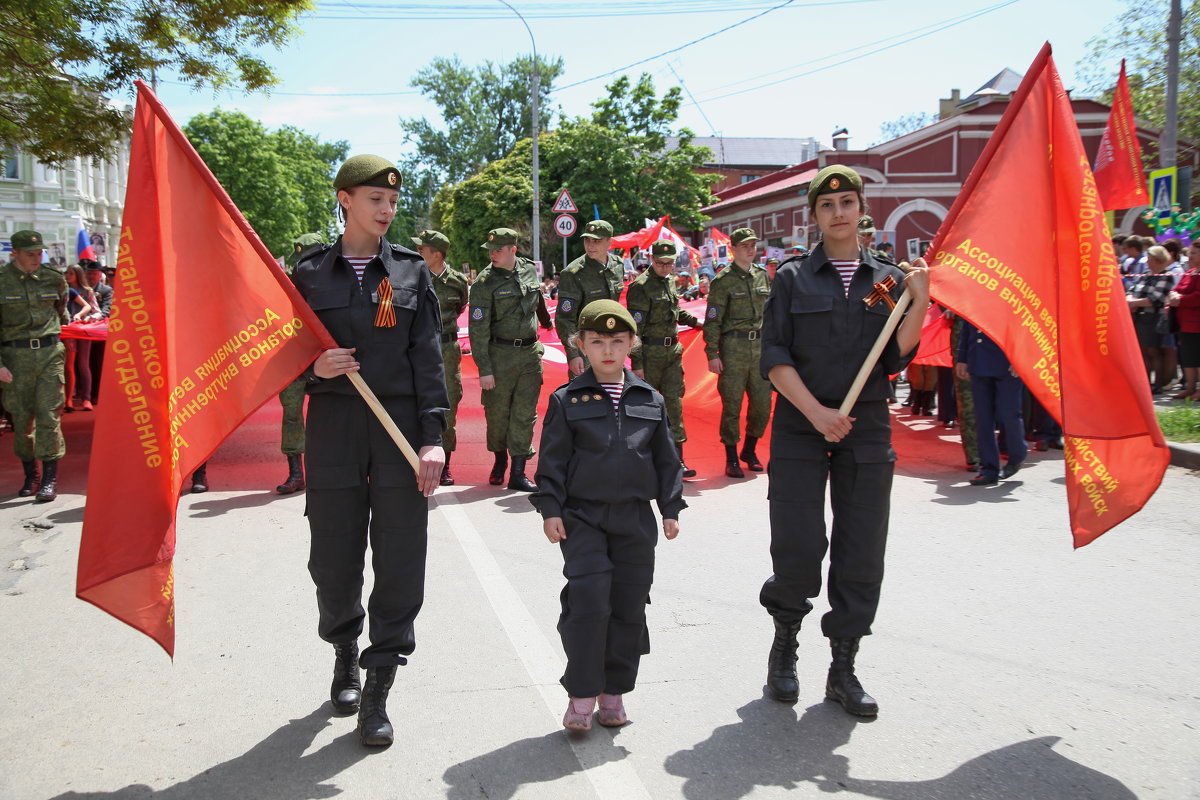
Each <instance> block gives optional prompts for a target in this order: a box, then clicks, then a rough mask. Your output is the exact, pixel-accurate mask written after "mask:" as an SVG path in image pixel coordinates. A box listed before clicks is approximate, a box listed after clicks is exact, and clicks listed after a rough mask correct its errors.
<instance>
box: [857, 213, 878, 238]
mask: <svg viewBox="0 0 1200 800" xmlns="http://www.w3.org/2000/svg"><path fill="white" fill-rule="evenodd" d="M858 232H859V233H871V234H873V233H875V220H873V219H871V217H870V216H869V215H864V216H863V218H862V219H860V220H859V221H858Z"/></svg>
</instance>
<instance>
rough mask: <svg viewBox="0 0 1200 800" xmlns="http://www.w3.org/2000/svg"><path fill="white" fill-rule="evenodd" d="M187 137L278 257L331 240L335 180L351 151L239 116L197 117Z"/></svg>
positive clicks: (344, 145)
mask: <svg viewBox="0 0 1200 800" xmlns="http://www.w3.org/2000/svg"><path fill="white" fill-rule="evenodd" d="M183 132H184V133H186V134H187V137H188V139H189V140H190V141H191V142H192V145H193V146H194V147H195V148H196V151H197V152H198V153H199V154H200V157H201V158H203V159H204V162H205V163H206V164H207V165H208V168H209V169H211V170H212V172H213V175H215V176H216V177H217V180H219V181H220V182H221V185H222V186H224V187H225V191H227V192H229V196H230V197H231V198H232V199H233V202H234V203H236V204H237V207H238V208H239V209H240V210H241V212H242V214H244V215H245V217H246V219H247V220H248V221H249V222H250V224H251V225H252V226H253V227H254V230H255V231H256V232H257V233H258V235H259V238H261V239H262V240H263V243H264V244H266V246H267V249H268V250H270V251H271V252H272V253H274V254H275V255H283V254H286V253H289V252H291V249H292V245H291V242H292V239H293V238H295V237H296V236H299V235H300V234H302V233H322V234H324V235H326V236H327V237H328V236H332V235H334V233H335V231H336V229H335V219H334V214H333V209H334V203H335V201H334V193H333V175H334V170H335V169H336V168H337V166H338V165H339V164H341V162H342V161H344V160H345V158H346V152H347V150H348V149H349V144H348V143H347V142H344V141H337V142H322V141H320V140H319V139H318V138H317V137H316V136H313V135H311V134H308V133H305V132H304V131H302V130H300V129H299V128H293V127H291V126H288V125H285V126H284V127H282V128H280V129H279V130H276V131H268V130H267V129H266V128H264V127H263V125H262V123H260V122H258V121H257V120H254V119H251V118H250V117H248V116H246V115H245V114H242V113H241V112H237V111H224V110H222V109H219V108H218V109H216V110H215V111H210V112H209V113H207V114H198V115H196V116H194V117H192V118H191V119H190V120H189V121H188V123H187V125H185V126H184V128H183Z"/></svg>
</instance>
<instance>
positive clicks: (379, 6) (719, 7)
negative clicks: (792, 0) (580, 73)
mask: <svg viewBox="0 0 1200 800" xmlns="http://www.w3.org/2000/svg"><path fill="white" fill-rule="evenodd" d="M831 4H832V3H831V2H814V3H811V4H806V5H831ZM771 6H772V3H770V2H741V3H737V2H730V0H676V2H673V3H670V4H664V5H657V6H656V5H647V4H646V3H644V2H642V1H641V0H632V2H627V3H620V2H617V1H616V0H613V2H596V3H570V4H564V3H561V2H554V3H547V4H533V3H526V4H523V8H522V13H523V15H524V16H526V17H528V18H530V19H582V18H591V17H630V16H679V15H685V14H705V13H720V12H728V11H737V10H750V9H756V8H770V7H771ZM317 8H318V9H319V10H320V11H323V12H327V13H324V14H318V15H317V16H316V17H315V18H316V19H358V20H370V19H422V20H460V19H503V18H507V15H505V14H504V13H503V12H501V11H500V10H499V9H497V8H496V7H495V5H494V4H493V3H491V2H487V3H485V4H481V5H464V4H442V3H351V2H346V1H343V2H326V3H317ZM346 9H353V10H355V11H359V12H360V14H358V15H350V16H328V12H334V13H338V12H344V11H345V10H346ZM366 11H394V12H402V13H396V14H388V15H386V16H367V15H366V13H365V12H366Z"/></svg>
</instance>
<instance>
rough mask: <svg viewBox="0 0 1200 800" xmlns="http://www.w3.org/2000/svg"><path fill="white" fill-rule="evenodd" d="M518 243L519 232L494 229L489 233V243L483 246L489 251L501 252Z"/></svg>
mask: <svg viewBox="0 0 1200 800" xmlns="http://www.w3.org/2000/svg"><path fill="white" fill-rule="evenodd" d="M516 243H517V232H516V231H514V230H513V229H512V228H492V229H491V230H490V231H488V238H487V241H486V242H484V243H483V246H484V247H485V248H487V249H488V250H499V249H500V248H501V247H508V246H509V245H515V244H516Z"/></svg>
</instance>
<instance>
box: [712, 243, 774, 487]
mask: <svg viewBox="0 0 1200 800" xmlns="http://www.w3.org/2000/svg"><path fill="white" fill-rule="evenodd" d="M729 240H730V242H732V250H733V263H732V264H730V265H729V266H728V267H727V268H725V269H723V270H721V272H720V273H718V274H717V277H716V278H714V279H713V282H712V285H711V287H710V288H709V290H708V310H707V311H706V312H705V320H704V351H705V354H706V355H707V356H708V369H709V371H710V372H714V373H716V374H717V375H719V376H720V377H719V378H718V379H717V391H718V392H719V393H720V395H721V429H720V430H721V443H722V444H724V445H725V474H726V475H728V476H729V477H730V478H744V477H746V473H744V472H742V467H741V465H739V464H738V459H739V458H740V459H741V460H742V461H745V462H746V466H747V467H748V468H749V469H750V470H751V471H753V472H762V468H763V467H762V462H760V461H759V460H758V454H757V453H756V452H755V447H756V445H757V444H758V440H759V439H760V438H762V435H763V433H764V432H765V431H766V429H767V421H768V420H769V419H770V418H771V385H770V384H769V383H768V382H767V381H766V380H765V379H764V378H763V377H762V375H761V374H760V373H759V370H758V359H759V354H760V352H761V350H760V346H761V342H760V341H759V334H760V331H761V329H762V318H763V304H764V303H766V302H767V296H768V295H769V294H770V293H771V282H770V280H769V279H768V277H767V271H766V270H765V269H763V268H762V267H760V266H759V265H758V264H756V263H754V256H755V254H756V252H757V250H758V234H756V233H755V232H754V231H753V230H751V229H750V228H738V229H737V230H736V231H734V232H733V233H732V234H730V236H729ZM743 396H747V397H749V398H750V409H749V411H748V412H747V414H746V443H745V445H743V447H742V452H741V453H740V454H739V453H738V449H737V445H738V441H739V440H740V438H741V437H740V435H739V434H738V422H739V421H740V419H741V415H742V397H743Z"/></svg>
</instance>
